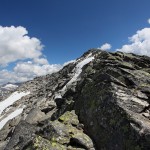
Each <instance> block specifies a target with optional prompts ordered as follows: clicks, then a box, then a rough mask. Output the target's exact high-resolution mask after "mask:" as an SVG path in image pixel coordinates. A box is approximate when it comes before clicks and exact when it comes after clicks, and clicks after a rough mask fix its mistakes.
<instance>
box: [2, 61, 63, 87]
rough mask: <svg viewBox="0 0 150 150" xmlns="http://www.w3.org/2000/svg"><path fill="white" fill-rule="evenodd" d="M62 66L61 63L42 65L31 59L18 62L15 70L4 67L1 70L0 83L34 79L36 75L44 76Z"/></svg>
mask: <svg viewBox="0 0 150 150" xmlns="http://www.w3.org/2000/svg"><path fill="white" fill-rule="evenodd" d="M61 68H62V65H59V64H45V65H40V64H36V63H34V62H31V61H27V62H20V63H18V64H17V65H16V66H15V67H14V69H13V71H8V70H7V69H3V70H1V71H0V84H4V83H7V82H12V83H17V82H25V81H28V80H32V79H33V78H34V77H36V76H42V75H46V74H51V73H53V72H57V71H59V70H60V69H61Z"/></svg>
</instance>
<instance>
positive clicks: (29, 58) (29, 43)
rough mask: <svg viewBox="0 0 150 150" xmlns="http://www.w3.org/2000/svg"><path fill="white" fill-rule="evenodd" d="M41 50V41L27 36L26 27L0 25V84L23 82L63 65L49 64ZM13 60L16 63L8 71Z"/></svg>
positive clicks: (58, 68)
mask: <svg viewBox="0 0 150 150" xmlns="http://www.w3.org/2000/svg"><path fill="white" fill-rule="evenodd" d="M42 50H43V45H42V43H41V41H40V40H39V39H37V38H35V37H29V35H28V31H27V30H26V28H24V27H22V26H18V27H14V26H11V27H2V26H0V67H1V68H0V69H1V70H0V84H4V83H7V82H24V81H27V80H31V79H33V78H34V77H36V76H42V75H46V74H51V73H53V72H56V71H58V70H60V69H61V68H62V66H63V65H59V64H49V62H48V60H47V59H46V58H45V57H43V54H42ZM13 62H17V64H16V66H15V67H14V68H13V69H12V71H10V70H8V68H7V67H9V65H10V64H11V63H13Z"/></svg>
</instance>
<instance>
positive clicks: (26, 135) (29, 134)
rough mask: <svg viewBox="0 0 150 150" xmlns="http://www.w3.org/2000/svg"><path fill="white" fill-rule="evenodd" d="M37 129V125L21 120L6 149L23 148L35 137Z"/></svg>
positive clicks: (20, 149)
mask: <svg viewBox="0 0 150 150" xmlns="http://www.w3.org/2000/svg"><path fill="white" fill-rule="evenodd" d="M35 131H36V130H35V126H33V125H31V124H29V123H27V122H26V121H20V123H19V124H18V125H17V126H16V128H15V130H14V133H13V135H12V137H11V139H10V141H9V143H8V144H7V146H6V148H5V150H16V149H19V150H22V149H23V147H24V146H26V145H28V143H29V142H30V141H31V139H32V138H33V137H34V133H35Z"/></svg>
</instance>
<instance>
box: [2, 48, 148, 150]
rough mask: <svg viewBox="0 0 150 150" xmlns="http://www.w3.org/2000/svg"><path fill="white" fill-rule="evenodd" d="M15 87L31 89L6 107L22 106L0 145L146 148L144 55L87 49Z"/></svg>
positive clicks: (38, 149) (25, 149)
mask: <svg viewBox="0 0 150 150" xmlns="http://www.w3.org/2000/svg"><path fill="white" fill-rule="evenodd" d="M17 91H22V92H24V91H30V94H29V95H27V96H25V97H22V98H21V99H20V100H18V101H17V102H15V103H14V104H13V107H12V106H10V108H9V109H10V111H13V110H14V108H17V107H19V106H20V105H21V106H22V105H25V107H24V110H23V113H22V114H21V115H20V116H21V119H18V122H19V121H20V120H22V121H20V123H19V124H18V125H17V123H16V124H15V123H14V122H15V119H14V120H13V121H9V122H8V123H7V124H6V125H5V126H4V128H3V129H2V130H1V131H0V135H1V136H0V140H1V141H0V148H1V147H5V148H4V149H5V150H15V149H20V150H32V149H35V150H43V149H47V150H48V149H50V150H57V149H58V150H61V149H62V150H75V149H76V150H84V149H85V150H94V149H96V150H149V149H150V58H149V57H146V56H138V55H135V54H126V53H122V52H115V53H110V52H105V51H100V50H97V49H92V50H90V51H88V52H86V53H85V54H83V56H81V57H80V58H78V59H77V60H76V61H74V62H73V63H70V64H68V65H66V66H65V67H64V68H63V69H62V70H60V71H59V72H57V73H53V74H51V75H46V76H42V77H37V78H35V79H34V80H32V81H28V82H25V83H23V84H22V85H21V86H20V87H19V88H18V89H17ZM5 112H6V113H8V112H7V111H5ZM23 120H26V121H23ZM27 122H28V123H27ZM32 124H34V125H32ZM14 127H15V129H14ZM8 141H9V142H8ZM7 142H8V144H7ZM6 144H7V146H5V145H6Z"/></svg>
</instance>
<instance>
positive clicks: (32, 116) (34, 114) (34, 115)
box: [26, 108, 45, 124]
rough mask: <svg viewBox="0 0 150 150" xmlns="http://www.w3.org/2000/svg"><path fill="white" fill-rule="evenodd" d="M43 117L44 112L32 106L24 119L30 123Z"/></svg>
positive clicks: (34, 122)
mask: <svg viewBox="0 0 150 150" xmlns="http://www.w3.org/2000/svg"><path fill="white" fill-rule="evenodd" d="M43 117H45V113H43V112H42V111H41V110H40V109H38V108H34V109H32V110H31V111H30V112H29V114H28V115H27V117H26V121H27V122H28V123H30V124H36V123H37V122H38V121H39V120H41V119H42V118H43Z"/></svg>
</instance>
